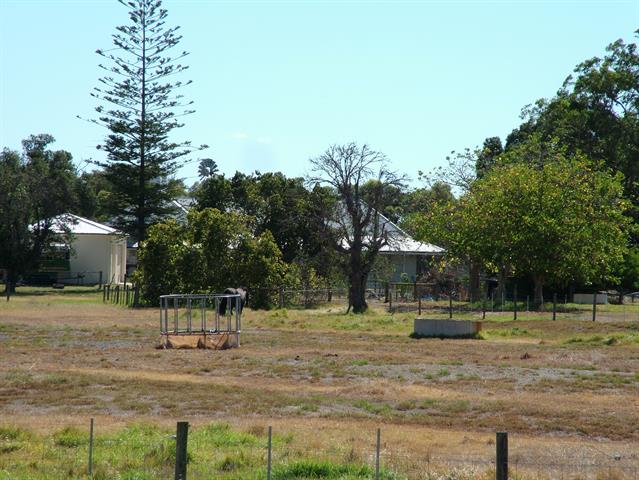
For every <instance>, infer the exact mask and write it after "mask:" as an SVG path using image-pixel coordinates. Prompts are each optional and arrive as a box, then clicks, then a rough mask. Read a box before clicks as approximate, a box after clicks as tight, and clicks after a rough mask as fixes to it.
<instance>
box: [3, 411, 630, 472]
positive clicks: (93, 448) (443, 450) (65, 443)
mask: <svg viewBox="0 0 639 480" xmlns="http://www.w3.org/2000/svg"><path fill="white" fill-rule="evenodd" d="M47 424H48V426H49V427H50V428H51V427H54V428H56V431H55V432H54V433H53V434H52V435H50V436H46V437H40V438H38V437H34V436H33V435H26V436H25V437H24V439H23V441H24V442H26V443H32V444H33V445H30V446H26V447H24V446H22V447H21V446H19V445H18V443H19V442H15V441H14V442H13V443H11V442H10V441H8V440H7V439H8V438H9V434H10V433H11V432H12V430H11V429H10V428H6V427H5V428H4V429H3V436H0V447H2V448H3V449H2V452H3V455H2V456H0V478H84V477H85V475H88V476H89V478H94V477H93V476H94V475H95V476H96V477H95V478H175V479H180V478H186V476H187V472H188V478H190V479H210V478H219V477H221V478H253V479H267V480H268V479H273V480H275V479H280V480H281V479H294V478H352V479H371V480H488V479H491V480H492V479H496V480H506V479H513V480H533V479H540V480H639V453H638V452H637V451H636V449H633V448H632V446H631V445H628V444H625V446H623V447H620V445H619V444H613V443H611V444H606V443H605V442H598V446H597V447H595V446H594V445H593V442H588V443H579V442H567V443H563V444H560V445H559V446H557V445H554V444H549V445H548V447H540V446H539V444H537V445H536V446H531V445H530V443H528V441H521V440H520V439H519V438H518V437H517V436H511V438H510V444H509V439H508V434H506V433H497V434H496V436H495V437H494V438H495V441H492V440H491V441H488V442H483V446H481V447H478V444H473V445H471V446H468V447H466V446H465V445H463V444H460V445H459V446H457V447H444V446H438V445H441V444H439V443H438V441H437V440H438V439H437V438H433V439H432V440H433V442H431V443H430V444H429V445H428V446H424V447H413V448H411V449H410V450H409V449H408V448H407V447H406V442H403V443H402V442H398V437H397V435H398V431H397V430H396V431H395V432H394V433H393V434H392V435H390V434H389V436H388V438H387V437H386V432H385V430H384V429H377V430H376V431H375V430H372V431H370V432H369V435H365V436H363V435H350V434H349V435H347V436H346V437H344V436H343V435H340V434H341V433H344V432H334V433H335V434H336V435H335V437H334V438H338V437H344V438H346V440H342V441H337V440H334V441H333V442H330V441H329V443H326V442H325V441H324V442H320V441H318V440H316V439H315V438H313V437H310V438H308V439H307V440H306V441H301V440H297V439H296V438H295V436H293V435H291V434H290V433H289V432H282V431H278V430H277V429H272V428H271V427H269V428H268V429H267V428H264V427H260V428H249V429H248V430H243V431H240V430H234V429H232V428H230V427H229V425H228V424H220V423H211V424H201V425H196V426H194V427H193V426H191V427H190V429H189V425H188V423H186V422H178V428H177V430H173V431H171V430H167V429H165V428H157V427H154V426H152V425H144V424H137V425H130V426H127V427H125V428H123V429H120V430H119V431H115V432H114V431H113V430H112V429H110V431H109V432H108V433H105V432H104V431H103V430H102V425H100V424H99V422H95V423H94V421H93V419H90V420H89V419H87V421H86V423H84V424H83V425H76V426H73V427H69V425H68V424H66V425H65V424H64V423H60V425H59V426H57V427H55V424H54V422H52V421H51V420H48V421H47ZM397 428H400V429H401V427H397ZM359 433H361V432H359ZM399 433H400V434H401V432H399ZM351 434H352V432H351ZM415 440H418V439H415ZM36 442H40V443H41V445H40V444H38V445H35V443H36ZM21 450H26V452H23V453H22V454H21V453H20V452H21ZM12 455H13V456H14V457H12ZM20 455H22V456H20ZM23 457H24V462H25V463H24V464H22V463H21V460H20V459H21V458H23ZM22 468H24V469H28V471H29V472H31V474H32V476H29V473H27V476H26V477H25V476H24V474H25V472H24V471H20V469H22ZM37 472H42V473H43V476H39V475H38V474H37ZM3 473H5V474H6V475H8V476H6V477H2V474H3ZM45 473H46V475H44V474H45ZM47 475H50V476H47ZM56 475H59V476H56ZM228 475H230V476H228Z"/></svg>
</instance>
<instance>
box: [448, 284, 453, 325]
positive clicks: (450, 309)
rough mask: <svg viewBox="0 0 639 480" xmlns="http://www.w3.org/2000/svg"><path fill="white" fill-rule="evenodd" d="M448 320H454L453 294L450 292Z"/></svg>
mask: <svg viewBox="0 0 639 480" xmlns="http://www.w3.org/2000/svg"><path fill="white" fill-rule="evenodd" d="M448 318H453V292H452V291H450V292H448Z"/></svg>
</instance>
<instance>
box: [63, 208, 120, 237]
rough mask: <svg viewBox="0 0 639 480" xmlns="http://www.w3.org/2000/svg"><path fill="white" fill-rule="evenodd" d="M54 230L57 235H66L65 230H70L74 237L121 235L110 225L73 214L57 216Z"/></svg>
mask: <svg viewBox="0 0 639 480" xmlns="http://www.w3.org/2000/svg"><path fill="white" fill-rule="evenodd" d="M52 228H53V231H54V232H56V233H65V229H68V230H69V231H70V232H71V233H72V234H74V235H118V234H119V233H120V232H118V231H117V230H116V229H115V228H112V227H109V226H108V225H104V224H102V223H98V222H94V221H93V220H89V219H88V218H84V217H79V216H78V215H73V214H72V213H65V214H62V215H59V216H57V217H56V218H55V219H54V220H53V226H52Z"/></svg>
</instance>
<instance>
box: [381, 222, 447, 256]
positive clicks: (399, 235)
mask: <svg viewBox="0 0 639 480" xmlns="http://www.w3.org/2000/svg"><path fill="white" fill-rule="evenodd" d="M378 215H379V218H380V223H381V224H382V225H383V226H384V227H385V228H386V230H387V231H388V232H389V236H388V243H387V244H386V245H384V246H383V247H382V248H381V249H380V250H379V251H380V253H389V254H390V253H398V254H403V253H410V254H416V255H441V254H443V253H445V252H446V250H444V249H443V248H442V247H438V246H437V245H433V244H432V243H422V242H418V241H417V240H415V239H414V238H413V237H411V236H410V235H409V234H408V233H406V232H405V231H404V230H402V229H401V228H400V227H399V226H398V225H397V224H395V223H393V222H391V221H390V220H389V219H388V218H386V217H385V216H384V215H382V214H381V213H379V212H378Z"/></svg>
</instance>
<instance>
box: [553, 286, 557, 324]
mask: <svg viewBox="0 0 639 480" xmlns="http://www.w3.org/2000/svg"><path fill="white" fill-rule="evenodd" d="M552 319H553V320H557V293H553V294H552Z"/></svg>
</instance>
